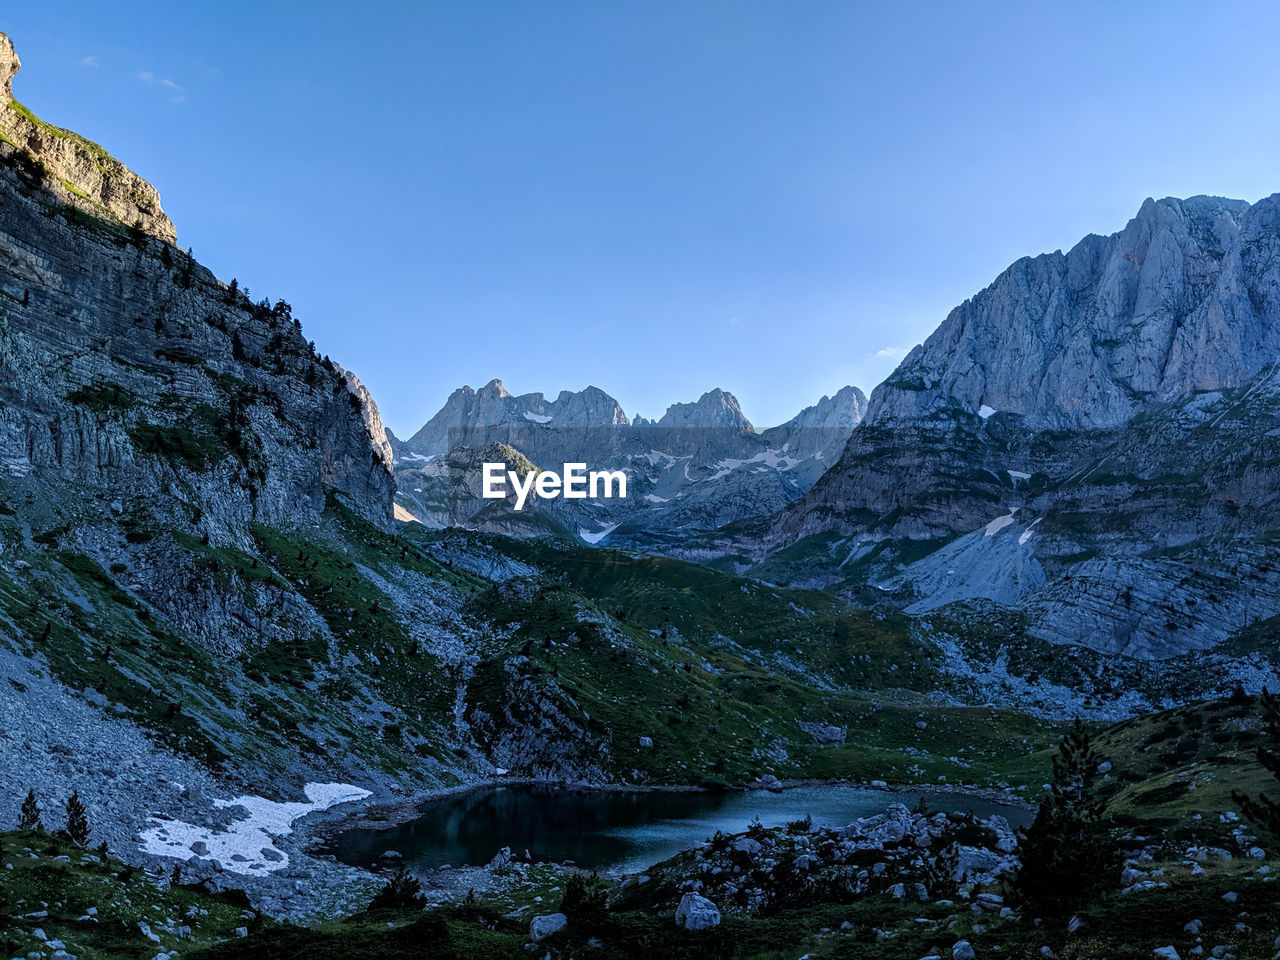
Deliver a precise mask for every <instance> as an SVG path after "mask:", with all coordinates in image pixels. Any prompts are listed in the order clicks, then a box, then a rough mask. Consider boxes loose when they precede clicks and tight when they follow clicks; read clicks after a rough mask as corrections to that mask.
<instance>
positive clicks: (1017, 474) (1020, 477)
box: [1005, 470, 1031, 480]
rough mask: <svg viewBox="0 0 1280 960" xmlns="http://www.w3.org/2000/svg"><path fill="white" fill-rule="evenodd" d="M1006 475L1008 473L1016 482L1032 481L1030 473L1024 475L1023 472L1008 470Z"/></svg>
mask: <svg viewBox="0 0 1280 960" xmlns="http://www.w3.org/2000/svg"><path fill="white" fill-rule="evenodd" d="M1005 473H1007V474H1008V475H1009V476H1011V477H1013V479H1015V480H1030V479H1031V474H1029V473H1023V472H1022V471H1021V470H1006V471H1005Z"/></svg>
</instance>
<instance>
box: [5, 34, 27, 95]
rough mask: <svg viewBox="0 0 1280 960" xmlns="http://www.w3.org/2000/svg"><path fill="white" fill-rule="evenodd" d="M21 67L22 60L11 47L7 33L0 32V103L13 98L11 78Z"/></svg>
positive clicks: (11, 43)
mask: <svg viewBox="0 0 1280 960" xmlns="http://www.w3.org/2000/svg"><path fill="white" fill-rule="evenodd" d="M21 68H22V61H21V60H19V59H18V53H17V51H16V50H14V49H13V41H12V40H10V39H9V36H8V34H4V33H0V104H8V103H9V101H10V100H12V99H13V78H14V76H15V75H16V74H17V72H18V71H19V70H20V69H21Z"/></svg>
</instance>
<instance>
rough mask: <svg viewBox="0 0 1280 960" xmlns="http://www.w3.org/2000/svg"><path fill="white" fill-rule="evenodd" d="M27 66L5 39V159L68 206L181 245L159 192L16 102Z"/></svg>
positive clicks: (0, 88)
mask: <svg viewBox="0 0 1280 960" xmlns="http://www.w3.org/2000/svg"><path fill="white" fill-rule="evenodd" d="M21 65H22V63H21V61H20V60H19V59H18V55H17V53H16V52H15V51H14V48H13V42H12V41H11V40H10V39H9V37H8V36H7V35H6V34H3V33H0V157H4V158H6V159H8V158H11V157H16V158H17V159H18V160H19V161H20V162H21V165H22V167H23V169H24V170H25V174H26V178H27V180H28V181H29V182H31V183H32V184H34V185H36V186H39V187H41V188H43V189H44V190H47V191H49V192H50V193H52V194H54V195H55V196H57V197H58V199H60V200H61V201H62V202H63V203H65V204H67V205H68V206H73V207H76V208H78V209H80V210H82V211H84V212H85V213H86V214H89V215H90V216H93V217H98V218H103V217H104V216H105V217H107V218H111V219H114V220H117V221H119V222H120V223H121V224H123V225H124V226H126V227H130V228H133V229H135V230H140V231H142V232H143V233H148V234H151V235H152V236H156V237H159V238H160V239H161V240H164V241H166V242H168V243H177V239H178V237H177V232H176V231H175V230H174V228H173V223H172V221H170V220H169V218H168V216H166V215H165V212H164V211H163V210H162V209H161V208H160V194H159V192H157V190H156V188H155V187H153V186H152V185H151V184H150V183H148V182H147V181H146V180H144V179H142V177H140V176H138V175H137V174H136V173H134V172H133V171H132V170H130V169H129V168H128V167H126V166H125V165H124V164H123V163H121V162H120V161H119V160H117V159H116V158H115V157H113V156H111V154H109V153H107V151H106V150H105V149H103V148H102V147H101V146H99V145H98V144H96V143H94V142H93V141H92V140H89V139H86V138H85V137H82V136H80V135H79V134H78V133H75V132H73V131H71V130H64V129H63V128H62V127H55V126H54V125H53V124H51V123H46V122H45V121H43V120H41V119H40V118H39V117H37V116H36V115H35V114H34V113H32V112H31V111H30V110H29V109H27V108H26V107H25V106H23V105H22V104H21V103H19V102H18V101H17V100H15V99H14V98H13V78H14V76H15V74H17V72H18V69H19V68H20V67H21Z"/></svg>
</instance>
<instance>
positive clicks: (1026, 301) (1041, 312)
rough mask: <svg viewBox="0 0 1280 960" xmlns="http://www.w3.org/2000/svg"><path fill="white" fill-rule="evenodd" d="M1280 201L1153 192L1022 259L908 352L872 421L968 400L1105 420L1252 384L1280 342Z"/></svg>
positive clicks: (1050, 415) (1114, 421) (1043, 414)
mask: <svg viewBox="0 0 1280 960" xmlns="http://www.w3.org/2000/svg"><path fill="white" fill-rule="evenodd" d="M1278 205H1280V198H1275V197H1272V198H1268V199H1266V200H1263V201H1260V202H1259V203H1257V204H1255V205H1254V206H1250V205H1249V204H1248V203H1245V202H1244V201H1241V200H1224V199H1221V198H1218V197H1191V198H1189V199H1186V200H1177V199H1172V198H1170V199H1165V200H1160V201H1154V200H1147V201H1146V203H1144V204H1143V205H1142V209H1141V210H1139V211H1138V215H1137V216H1136V217H1134V219H1133V220H1131V221H1129V224H1128V225H1127V226H1126V227H1125V228H1124V229H1123V230H1122V231H1120V232H1119V233H1117V234H1114V235H1112V236H1110V237H1100V236H1089V237H1086V238H1085V239H1084V240H1081V241H1080V242H1079V243H1078V244H1076V246H1075V247H1073V248H1072V249H1071V250H1070V251H1069V252H1067V253H1065V254H1064V253H1061V252H1057V253H1051V254H1045V255H1043V256H1038V257H1028V258H1024V259H1022V260H1019V261H1018V262H1016V263H1014V264H1013V265H1012V266H1011V267H1009V268H1008V269H1007V270H1006V271H1005V272H1004V273H1002V274H1001V275H1000V276H999V277H998V278H997V279H996V281H995V282H994V283H993V284H991V286H989V287H988V288H987V289H985V290H983V291H982V292H981V293H979V294H978V295H977V296H975V297H973V298H971V299H969V300H966V301H965V302H964V303H963V304H961V305H960V306H959V307H957V308H956V309H955V310H953V311H952V312H951V314H950V315H949V316H948V317H947V319H946V320H945V321H943V323H942V325H941V326H939V327H938V329H937V330H936V331H935V332H934V333H933V334H932V335H931V336H930V337H929V338H928V340H926V341H925V342H924V344H923V345H921V346H919V347H917V348H916V349H915V350H913V351H912V352H911V353H910V354H909V355H908V356H907V358H906V359H905V360H904V361H903V362H902V364H901V365H900V366H899V367H898V369H897V370H895V371H894V373H893V374H892V375H891V376H890V377H889V379H888V380H886V381H885V383H884V384H883V385H881V386H880V387H879V388H878V389H877V390H876V391H875V392H874V393H873V395H872V399H871V404H870V408H869V409H868V411H867V421H868V422H869V423H876V422H881V421H886V420H902V419H914V418H920V417H923V416H927V415H930V414H932V413H934V412H936V411H937V410H939V409H946V408H949V407H956V408H959V409H960V410H964V411H968V412H970V413H975V414H987V415H990V413H995V412H1005V413H1013V414H1017V415H1019V416H1021V417H1022V418H1023V421H1024V423H1025V424H1026V425H1027V426H1029V427H1034V428H1057V429H1063V428H1065V429H1093V428H1107V427H1115V426H1119V425H1120V424H1121V423H1123V422H1125V421H1126V420H1128V419H1129V418H1130V417H1132V416H1134V415H1135V414H1136V413H1138V412H1139V411H1141V410H1142V409H1144V407H1145V406H1146V405H1148V404H1149V403H1151V402H1152V401H1164V400H1177V399H1181V398H1184V397H1187V396H1189V395H1191V394H1192V393H1194V392H1197V391H1207V390H1222V389H1227V388H1230V387H1236V386H1239V385H1241V384H1242V383H1244V382H1245V381H1246V380H1248V379H1249V378H1250V377H1252V376H1254V375H1255V374H1256V373H1258V371H1259V370H1261V369H1262V367H1263V366H1264V365H1265V364H1267V363H1269V362H1271V361H1272V360H1273V359H1275V357H1276V355H1277V353H1278V352H1280V323H1277V318H1278V307H1280V299H1278V297H1280V295H1278V294H1277V292H1276V291H1277V287H1276V284H1277V281H1278V280H1280V263H1277V261H1276V253H1277V251H1280V239H1278V238H1277V236H1276V229H1275V227H1276V222H1277V207H1278ZM988 411H989V412H988Z"/></svg>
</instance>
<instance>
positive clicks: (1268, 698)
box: [1231, 687, 1280, 841]
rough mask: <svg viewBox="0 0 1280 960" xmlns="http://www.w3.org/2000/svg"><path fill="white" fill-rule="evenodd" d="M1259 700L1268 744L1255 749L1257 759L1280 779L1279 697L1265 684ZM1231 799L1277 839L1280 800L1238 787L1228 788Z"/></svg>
mask: <svg viewBox="0 0 1280 960" xmlns="http://www.w3.org/2000/svg"><path fill="white" fill-rule="evenodd" d="M1259 703H1260V705H1261V707H1262V727H1263V732H1264V733H1265V734H1266V738H1267V740H1268V741H1269V745H1266V746H1261V747H1259V748H1258V762H1259V763H1261V764H1262V766H1263V768H1264V769H1266V770H1267V772H1268V773H1270V774H1271V775H1272V776H1273V777H1275V778H1276V779H1277V780H1280V697H1277V696H1276V695H1275V694H1274V693H1270V692H1269V691H1268V690H1267V689H1266V688H1265V687H1264V688H1263V690H1262V696H1261V697H1260V698H1259ZM1231 799H1232V800H1234V801H1235V802H1236V803H1237V804H1238V805H1239V807H1240V810H1241V811H1242V812H1243V813H1244V815H1245V817H1247V818H1248V819H1249V821H1250V822H1251V823H1253V824H1255V825H1256V826H1257V827H1258V829H1259V830H1264V831H1266V832H1267V833H1269V834H1271V836H1272V837H1273V838H1275V839H1276V840H1277V841H1280V802H1277V801H1275V800H1272V799H1271V798H1270V797H1269V796H1267V795H1266V794H1265V793H1259V794H1258V795H1257V796H1256V797H1249V796H1245V795H1244V794H1243V793H1240V792H1239V791H1237V790H1232V791H1231Z"/></svg>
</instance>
